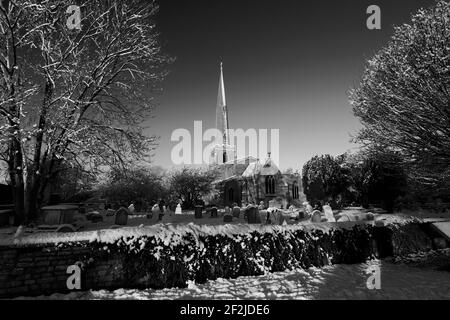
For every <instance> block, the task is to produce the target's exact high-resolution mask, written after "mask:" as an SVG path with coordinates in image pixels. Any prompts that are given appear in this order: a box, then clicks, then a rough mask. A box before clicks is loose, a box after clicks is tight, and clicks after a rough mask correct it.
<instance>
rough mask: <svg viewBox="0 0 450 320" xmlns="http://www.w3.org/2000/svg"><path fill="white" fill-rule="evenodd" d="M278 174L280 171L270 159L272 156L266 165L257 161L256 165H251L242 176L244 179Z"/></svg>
mask: <svg viewBox="0 0 450 320" xmlns="http://www.w3.org/2000/svg"><path fill="white" fill-rule="evenodd" d="M278 172H280V169H279V168H278V166H277V165H276V164H275V162H274V161H273V160H272V158H270V156H269V157H268V158H267V160H266V162H264V165H261V163H260V162H259V161H256V162H254V163H250V164H249V165H248V167H247V169H245V171H244V173H243V174H242V176H243V177H251V176H253V175H261V176H274V175H276V174H277V173H278Z"/></svg>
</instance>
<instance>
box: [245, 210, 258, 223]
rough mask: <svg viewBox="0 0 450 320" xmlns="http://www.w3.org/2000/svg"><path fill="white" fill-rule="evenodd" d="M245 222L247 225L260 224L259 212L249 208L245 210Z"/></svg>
mask: <svg viewBox="0 0 450 320" xmlns="http://www.w3.org/2000/svg"><path fill="white" fill-rule="evenodd" d="M247 221H248V223H250V224H252V223H261V217H260V215H259V210H258V208H256V207H250V208H248V209H247Z"/></svg>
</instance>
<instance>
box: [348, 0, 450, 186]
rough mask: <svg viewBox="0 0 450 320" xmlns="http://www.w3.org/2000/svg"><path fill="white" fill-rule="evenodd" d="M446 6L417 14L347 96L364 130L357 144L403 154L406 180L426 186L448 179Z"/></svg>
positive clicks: (449, 27) (449, 33) (449, 26)
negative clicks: (408, 174)
mask: <svg viewBox="0 0 450 320" xmlns="http://www.w3.org/2000/svg"><path fill="white" fill-rule="evenodd" d="M449 17H450V4H448V3H446V2H444V1H440V2H438V3H437V4H436V5H435V6H433V7H431V8H429V9H427V10H424V9H421V10H419V11H418V12H417V13H416V14H415V15H413V17H412V21H411V23H410V24H404V25H402V26H400V27H396V28H395V32H394V35H393V37H392V40H391V41H390V42H389V44H388V45H387V46H386V47H385V48H383V49H382V50H381V51H380V52H379V53H378V54H376V55H375V56H374V57H373V58H372V59H371V60H370V61H369V62H368V66H367V68H366V70H365V73H364V76H363V79H362V81H361V84H360V86H359V88H357V89H355V90H353V91H352V93H351V97H350V100H351V103H352V106H353V111H354V114H355V115H356V116H357V117H358V118H359V119H360V120H361V122H362V124H363V125H364V129H363V130H362V131H361V132H360V133H359V136H358V138H357V140H358V141H359V142H362V143H363V144H364V145H366V146H370V148H372V149H373V150H383V149H384V150H386V149H389V150H391V151H393V152H396V153H397V152H399V153H400V154H402V155H403V159H404V162H405V165H407V166H408V167H409V168H410V169H411V170H410V173H411V176H412V177H413V178H415V179H419V180H420V181H421V182H422V183H425V184H428V185H429V186H434V187H436V186H439V185H442V183H444V182H446V181H448V178H449V177H450V91H449V85H450V47H449V44H450V18H449Z"/></svg>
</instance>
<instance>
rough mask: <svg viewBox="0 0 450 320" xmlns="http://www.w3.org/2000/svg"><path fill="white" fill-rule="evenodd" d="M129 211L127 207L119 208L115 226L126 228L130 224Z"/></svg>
mask: <svg viewBox="0 0 450 320" xmlns="http://www.w3.org/2000/svg"><path fill="white" fill-rule="evenodd" d="M128 214H129V212H128V209H127V208H125V207H121V208H119V210H117V211H116V219H115V222H114V223H115V224H117V225H119V226H126V225H127V223H128Z"/></svg>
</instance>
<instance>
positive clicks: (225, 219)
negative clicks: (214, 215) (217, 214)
mask: <svg viewBox="0 0 450 320" xmlns="http://www.w3.org/2000/svg"><path fill="white" fill-rule="evenodd" d="M232 221H233V216H232V215H231V214H224V216H223V222H225V223H228V222H232Z"/></svg>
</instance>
